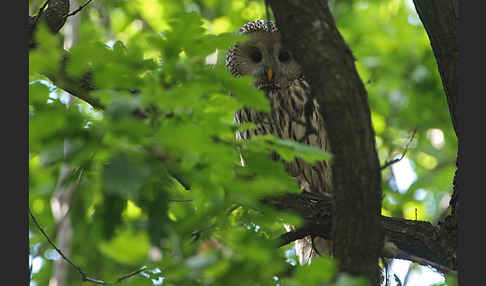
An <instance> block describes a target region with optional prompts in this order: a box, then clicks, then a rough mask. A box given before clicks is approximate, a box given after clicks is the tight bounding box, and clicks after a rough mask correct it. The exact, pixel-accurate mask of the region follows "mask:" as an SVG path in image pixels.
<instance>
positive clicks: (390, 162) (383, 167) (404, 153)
mask: <svg viewBox="0 0 486 286" xmlns="http://www.w3.org/2000/svg"><path fill="white" fill-rule="evenodd" d="M416 133H417V127H415V129H414V130H413V133H412V136H411V137H410V139H409V140H408V142H407V145H405V150H404V151H403V153H402V155H401V156H400V157H399V158H395V159H393V160H391V161H388V162H386V163H385V165H383V166H381V167H380V170H383V169H385V168H387V167H389V166H391V165H393V164H395V163H397V162H399V161H401V160H402V159H403V157H405V155H406V154H407V151H408V147H409V146H410V143H412V141H413V138H414V137H415V134H416Z"/></svg>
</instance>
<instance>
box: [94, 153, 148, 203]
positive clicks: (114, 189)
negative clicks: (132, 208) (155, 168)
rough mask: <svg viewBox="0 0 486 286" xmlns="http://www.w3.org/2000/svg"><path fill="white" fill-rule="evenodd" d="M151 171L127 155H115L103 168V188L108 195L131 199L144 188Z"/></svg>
mask: <svg viewBox="0 0 486 286" xmlns="http://www.w3.org/2000/svg"><path fill="white" fill-rule="evenodd" d="M150 173H151V171H150V168H148V166H146V165H142V164H138V163H136V162H135V161H133V160H131V159H130V158H129V157H128V156H127V155H126V154H122V153H120V154H115V155H113V156H112V158H111V160H110V162H109V163H107V164H105V166H104V168H103V187H104V189H105V190H106V192H107V193H111V194H117V195H119V196H121V197H124V198H131V197H133V195H134V194H135V193H136V192H137V191H138V190H139V189H140V187H142V185H143V184H144V183H145V181H146V180H147V178H148V177H149V175H150Z"/></svg>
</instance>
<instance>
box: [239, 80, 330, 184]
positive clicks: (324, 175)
mask: <svg viewBox="0 0 486 286" xmlns="http://www.w3.org/2000/svg"><path fill="white" fill-rule="evenodd" d="M265 95H266V96H267V97H268V99H269V100H270V103H271V112H269V113H265V112H257V111H255V110H253V109H250V108H244V109H242V110H240V111H238V112H236V113H235V122H236V123H245V122H253V123H255V124H256V125H257V128H256V129H252V130H246V131H242V132H238V133H237V134H236V136H237V138H238V139H242V140H246V139H248V138H250V137H251V136H254V135H261V134H274V135H276V136H277V137H279V138H282V139H292V140H295V141H298V142H300V143H303V144H307V145H311V146H315V147H317V148H320V149H322V150H325V151H329V143H328V141H327V136H326V132H325V129H324V125H323V119H322V117H321V115H320V113H319V105H318V103H317V101H316V100H315V98H312V97H311V92H310V86H309V84H308V83H307V82H306V81H305V80H303V79H297V80H294V81H293V82H291V84H290V85H289V87H288V88H286V89H277V90H269V91H265ZM286 168H287V171H288V172H289V173H290V174H291V175H292V176H294V177H296V178H297V180H298V181H299V184H300V186H301V189H303V190H305V191H308V192H313V193H323V192H324V193H329V192H331V184H330V182H331V180H330V178H329V174H330V172H329V171H326V170H327V169H328V168H329V165H328V163H327V162H325V161H319V162H315V163H314V164H309V163H307V162H305V161H303V160H302V159H299V158H297V159H295V160H294V161H292V162H290V163H286Z"/></svg>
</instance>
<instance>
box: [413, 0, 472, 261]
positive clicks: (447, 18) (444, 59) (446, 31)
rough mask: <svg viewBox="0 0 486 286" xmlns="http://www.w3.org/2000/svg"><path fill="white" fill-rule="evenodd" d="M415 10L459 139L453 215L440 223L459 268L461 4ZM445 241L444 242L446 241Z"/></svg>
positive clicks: (419, 0)
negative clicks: (458, 37)
mask: <svg viewBox="0 0 486 286" xmlns="http://www.w3.org/2000/svg"><path fill="white" fill-rule="evenodd" d="M413 2H414V4H415V8H416V10H417V13H418V15H419V17H420V20H421V21H422V23H423V24H424V27H425V30H426V31H427V35H428V36H429V40H430V44H431V46H432V50H433V51H434V55H435V59H436V61H437V65H438V69H439V73H440V77H441V79H442V85H443V87H444V91H445V95H446V98H447V103H448V105H449V112H450V114H451V120H452V124H453V126H454V130H455V132H456V136H457V139H458V153H457V160H456V166H457V170H456V173H455V175H454V182H453V185H454V189H453V193H452V199H451V201H450V203H449V206H450V207H451V215H449V216H447V217H446V218H445V219H444V220H443V221H442V222H440V224H439V226H440V235H441V237H443V238H444V239H447V240H446V241H444V247H446V246H447V248H448V249H449V253H450V256H449V260H450V263H451V264H452V265H453V266H454V267H453V268H456V263H457V262H456V247H457V217H458V215H459V212H460V207H459V206H460V204H459V193H460V192H461V191H462V189H461V187H460V186H462V185H463V183H462V182H463V170H462V159H461V148H462V132H461V128H460V124H459V123H458V122H459V120H460V117H461V115H460V113H459V109H458V108H457V105H458V97H459V96H458V82H459V81H458V79H459V72H458V69H457V64H458V61H459V49H458V43H457V24H458V21H459V19H460V17H459V7H458V4H459V1H457V0H447V1H444V0H414V1H413ZM444 239H443V240H444Z"/></svg>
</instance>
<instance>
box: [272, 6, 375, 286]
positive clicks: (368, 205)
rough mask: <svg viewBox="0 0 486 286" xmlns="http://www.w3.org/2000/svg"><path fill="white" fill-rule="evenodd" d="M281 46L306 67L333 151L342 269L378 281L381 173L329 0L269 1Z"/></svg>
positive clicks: (336, 243)
mask: <svg viewBox="0 0 486 286" xmlns="http://www.w3.org/2000/svg"><path fill="white" fill-rule="evenodd" d="M269 2H270V4H271V7H272V10H273V12H274V14H275V18H276V23H277V26H278V27H279V28H280V30H281V32H282V39H283V43H284V45H285V46H286V47H287V49H289V50H290V51H291V52H292V53H293V55H294V56H295V58H296V59H297V61H298V62H299V63H300V64H301V66H302V68H303V72H304V75H305V76H306V78H307V80H308V81H309V83H310V85H311V87H312V94H313V96H315V97H316V99H317V101H318V102H319V105H320V107H321V113H322V115H323V117H324V122H325V128H326V131H327V133H328V137H329V141H330V149H331V152H332V153H333V155H334V157H333V161H332V163H331V165H332V177H333V195H334V204H335V206H334V209H335V212H334V216H333V226H334V228H333V235H332V238H333V253H334V256H335V258H336V259H337V260H338V261H339V265H340V268H341V269H340V270H341V271H344V272H348V273H351V274H353V275H362V276H365V277H368V278H369V279H370V281H371V283H372V285H377V284H378V272H377V269H378V267H377V262H378V254H379V253H380V250H381V249H382V247H383V239H384V238H383V230H382V224H381V222H380V211H381V193H380V192H381V191H380V190H381V185H380V182H381V174H380V166H379V161H378V156H377V152H376V149H375V135H374V131H373V129H372V127H371V116H370V110H369V106H368V102H367V94H366V91H365V89H364V85H363V83H362V82H361V80H360V78H359V76H358V73H357V71H356V68H355V65H354V59H353V56H352V54H351V51H350V50H349V48H348V47H347V45H346V43H345V42H344V40H343V38H342V36H341V35H340V33H339V32H338V30H337V28H336V25H335V23H334V20H333V18H332V15H331V13H330V11H329V7H328V5H327V0H320V1H316V0H306V1H297V0H286V1H277V0H271V1H269Z"/></svg>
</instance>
